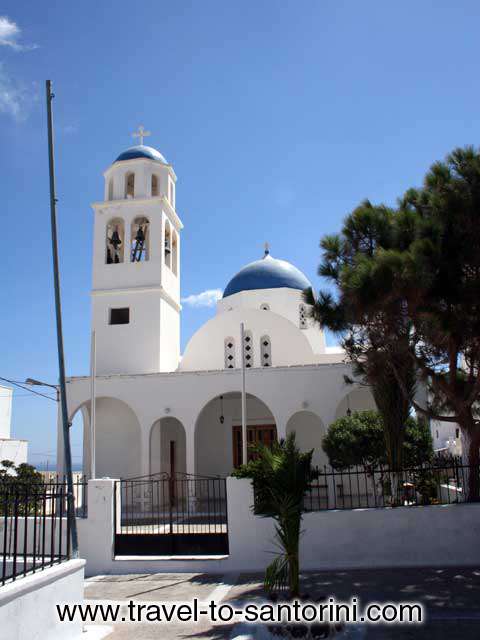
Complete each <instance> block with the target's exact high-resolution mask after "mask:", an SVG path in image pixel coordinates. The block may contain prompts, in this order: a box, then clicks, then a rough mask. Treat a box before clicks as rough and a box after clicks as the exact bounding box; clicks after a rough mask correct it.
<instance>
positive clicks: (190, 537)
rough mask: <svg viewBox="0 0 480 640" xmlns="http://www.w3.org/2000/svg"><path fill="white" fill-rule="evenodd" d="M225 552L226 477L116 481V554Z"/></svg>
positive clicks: (180, 476)
mask: <svg viewBox="0 0 480 640" xmlns="http://www.w3.org/2000/svg"><path fill="white" fill-rule="evenodd" d="M227 553H228V520H227V490H226V480H225V478H220V477H207V476H192V475H188V474H183V473H175V474H172V475H170V474H167V473H161V474H156V475H151V476H143V477H139V478H129V479H125V480H119V481H117V483H116V491H115V555H121V556H125V555H129V556H130V555H137V556H139V555H140V556H152V555H155V556H156V555H225V554H227Z"/></svg>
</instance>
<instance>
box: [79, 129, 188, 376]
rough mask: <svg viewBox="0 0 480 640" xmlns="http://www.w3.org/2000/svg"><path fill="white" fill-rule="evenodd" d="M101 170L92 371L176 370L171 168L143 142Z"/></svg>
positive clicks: (176, 261) (176, 225) (176, 253)
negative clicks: (101, 188) (103, 182)
mask: <svg viewBox="0 0 480 640" xmlns="http://www.w3.org/2000/svg"><path fill="white" fill-rule="evenodd" d="M134 135H135V136H136V137H139V138H140V144H139V145H137V146H134V147H130V148H129V149H127V150H126V151H124V152H123V153H121V154H120V155H119V156H118V157H117V159H116V160H115V161H114V163H113V164H112V165H111V166H110V167H109V168H108V169H107V170H106V171H105V173H104V177H105V192H104V200H103V201H101V202H95V203H93V205H92V207H93V213H94V239H93V284H92V329H93V330H95V334H96V352H97V373H98V374H99V375H103V374H110V373H126V374H128V373H130V374H136V373H154V372H159V371H174V370H175V369H176V368H177V367H178V364H179V358H180V308H181V307H180V232H181V230H182V228H183V225H182V222H181V220H180V218H179V217H178V215H177V212H176V209H175V184H176V180H177V177H176V175H175V172H174V170H173V167H172V166H171V165H170V164H169V163H168V162H167V161H166V160H165V158H164V157H163V156H162V154H161V153H159V152H158V151H157V150H156V149H154V148H152V147H148V146H146V145H144V144H143V137H144V136H146V135H149V132H146V131H145V130H144V129H143V127H139V131H138V133H136V134H134Z"/></svg>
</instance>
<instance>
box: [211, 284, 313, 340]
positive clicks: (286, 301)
mask: <svg viewBox="0 0 480 640" xmlns="http://www.w3.org/2000/svg"><path fill="white" fill-rule="evenodd" d="M262 304H268V306H269V307H270V311H271V312H272V313H274V314H277V315H280V316H282V317H283V318H286V319H287V320H290V322H291V323H292V324H293V325H294V326H295V327H297V328H298V329H299V330H300V304H304V301H303V293H302V291H297V290H296V289H288V288H286V287H285V288H279V289H259V290H255V289H254V290H252V291H239V292H238V293H235V294H234V295H232V296H227V297H226V298H222V299H221V300H219V301H218V302H217V315H218V314H222V313H225V312H228V311H231V310H242V311H245V310H246V309H260V307H261V305H262ZM264 313H267V314H268V311H265V312H264ZM266 321H267V322H268V316H266ZM307 327H308V328H307V329H301V331H302V333H303V334H304V335H305V336H306V337H307V339H308V341H309V342H310V345H311V347H312V349H313V351H314V353H325V335H324V333H323V331H322V330H321V329H320V327H319V326H318V325H316V324H314V323H313V321H312V320H311V319H309V318H307Z"/></svg>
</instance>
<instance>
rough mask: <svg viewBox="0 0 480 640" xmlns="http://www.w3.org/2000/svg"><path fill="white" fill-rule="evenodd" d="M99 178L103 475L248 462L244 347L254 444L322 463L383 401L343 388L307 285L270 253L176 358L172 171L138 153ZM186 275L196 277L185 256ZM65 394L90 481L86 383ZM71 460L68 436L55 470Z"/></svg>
mask: <svg viewBox="0 0 480 640" xmlns="http://www.w3.org/2000/svg"><path fill="white" fill-rule="evenodd" d="M104 177H105V189H104V197H103V200H102V201H100V202H95V203H94V204H93V212H94V241H93V286H92V330H93V331H94V332H95V336H96V372H97V376H96V404H95V406H96V411H95V413H96V420H95V424H96V430H95V433H96V436H95V459H96V468H95V474H96V476H97V477H102V476H110V477H122V478H128V477H135V476H140V475H147V474H155V473H159V472H167V473H174V472H186V473H189V474H202V475H205V474H206V475H228V474H229V473H230V472H231V471H232V469H233V467H234V466H235V465H237V464H239V463H240V462H241V458H242V442H241V438H242V433H241V428H240V426H241V393H240V390H241V369H240V364H241V349H242V348H243V349H244V350H245V361H246V368H247V371H246V390H247V394H248V395H247V423H248V440H249V441H252V442H253V441H263V442H270V441H271V440H272V439H273V438H281V437H283V436H285V435H286V434H287V433H288V432H290V431H295V432H296V433H297V438H298V441H299V444H300V446H301V447H302V448H304V449H306V448H311V447H314V448H315V454H314V461H315V462H316V463H318V464H324V463H326V457H325V454H324V453H323V452H322V449H321V440H322V437H323V435H324V433H325V430H326V428H327V427H328V425H329V424H330V423H331V422H332V421H333V420H334V419H335V418H337V417H339V416H341V415H345V413H346V412H347V411H348V409H350V410H355V409H366V408H373V407H374V402H373V399H372V398H371V396H370V394H369V393H368V391H366V390H365V389H364V388H360V387H358V388H355V387H352V386H347V385H346V384H345V382H344V375H345V374H349V375H351V371H350V367H349V366H347V365H346V364H345V363H344V362H343V354H342V352H341V351H340V350H339V349H338V348H334V349H332V348H328V347H326V345H325V338H324V335H323V333H322V331H320V330H319V328H318V327H317V326H314V325H313V324H312V321H311V320H310V318H309V314H308V308H307V307H306V305H305V303H304V302H303V299H302V291H303V290H304V289H306V288H308V287H310V286H311V284H310V282H309V280H308V278H307V277H306V276H305V275H304V274H303V273H301V272H300V271H299V270H298V269H297V268H296V267H295V266H293V265H292V264H290V263H288V262H286V261H284V260H279V259H277V258H275V257H273V256H272V255H270V253H269V251H268V250H265V255H263V257H261V259H259V260H256V261H254V262H252V263H250V264H248V265H247V266H245V267H243V268H242V269H240V271H239V272H238V273H237V274H236V275H234V276H233V278H232V279H231V280H230V282H229V283H228V284H227V286H226V287H225V291H224V294H223V298H222V299H221V300H220V301H219V302H218V304H217V309H216V314H215V317H213V318H212V319H211V320H209V321H208V322H207V323H206V324H205V325H204V326H202V327H201V328H200V329H199V330H198V331H197V333H195V335H194V336H193V337H192V338H191V339H190V341H189V343H188V344H187V347H186V349H185V352H184V353H183V355H181V354H180V314H181V304H180V277H181V270H180V253H181V233H182V228H183V224H182V221H181V219H180V217H179V214H178V213H177V209H176V181H177V177H176V175H175V172H174V170H173V167H172V166H171V165H170V164H169V163H168V162H167V161H166V160H165V158H164V157H163V156H162V155H161V154H160V153H159V152H158V151H157V150H155V149H153V148H151V147H148V146H144V145H143V144H141V145H139V146H135V147H131V148H130V149H127V150H126V151H125V152H123V153H121V154H120V155H119V156H118V157H117V159H116V160H115V161H114V162H113V164H112V165H111V166H110V167H109V168H108V169H107V170H106V171H105V173H104ZM254 250H255V248H252V251H254ZM183 264H184V265H185V268H187V269H188V268H189V261H188V256H186V257H185V260H183ZM211 267H212V271H213V270H214V269H215V263H214V261H213V259H212V265H211ZM242 322H243V323H244V324H245V328H246V333H245V342H244V344H243V345H242V344H241V337H240V335H241V334H240V326H241V323H242ZM67 391H68V407H69V412H70V416H71V419H72V420H73V417H74V416H75V415H76V414H77V413H78V412H81V414H82V416H83V421H84V455H83V460H84V468H85V472H86V473H87V474H91V473H92V469H91V443H90V426H89V425H90V406H91V384H90V379H89V377H72V378H69V379H68V384H67ZM62 452H63V442H62V431H61V428H59V430H58V468H59V470H62V468H63V455H62Z"/></svg>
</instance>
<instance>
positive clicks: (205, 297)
mask: <svg viewBox="0 0 480 640" xmlns="http://www.w3.org/2000/svg"><path fill="white" fill-rule="evenodd" d="M222 295H223V292H222V290H221V289H207V290H206V291H202V293H196V294H192V295H191V296H187V297H186V298H182V302H183V303H184V304H188V305H190V306H191V307H214V306H215V304H216V302H217V301H218V300H220V298H221V297H222Z"/></svg>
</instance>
